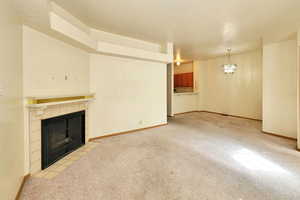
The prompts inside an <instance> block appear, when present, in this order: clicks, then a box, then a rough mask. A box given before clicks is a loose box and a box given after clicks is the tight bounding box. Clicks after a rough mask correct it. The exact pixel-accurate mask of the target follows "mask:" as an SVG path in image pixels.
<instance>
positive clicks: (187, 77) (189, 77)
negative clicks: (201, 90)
mask: <svg viewBox="0 0 300 200" xmlns="http://www.w3.org/2000/svg"><path fill="white" fill-rule="evenodd" d="M174 87H175V88H176V87H194V76H193V72H191V73H184V74H175V75H174Z"/></svg>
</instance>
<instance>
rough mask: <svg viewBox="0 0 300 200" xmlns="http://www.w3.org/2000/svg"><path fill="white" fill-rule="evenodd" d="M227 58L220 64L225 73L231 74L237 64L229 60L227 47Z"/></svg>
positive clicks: (229, 53)
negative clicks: (224, 62) (225, 61)
mask: <svg viewBox="0 0 300 200" xmlns="http://www.w3.org/2000/svg"><path fill="white" fill-rule="evenodd" d="M227 59H228V61H227V62H228V63H227V64H224V65H222V67H223V70H224V73H225V74H233V73H234V72H235V71H236V68H237V64H232V62H231V49H227Z"/></svg>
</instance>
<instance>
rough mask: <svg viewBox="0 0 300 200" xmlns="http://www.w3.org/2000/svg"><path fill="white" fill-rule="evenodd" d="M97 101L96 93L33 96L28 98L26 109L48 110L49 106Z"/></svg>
mask: <svg viewBox="0 0 300 200" xmlns="http://www.w3.org/2000/svg"><path fill="white" fill-rule="evenodd" d="M94 99H95V94H94V93H85V94H76V95H56V96H33V97H26V107H28V108H46V107H48V106H53V105H60V104H69V103H80V102H88V101H92V100H94Z"/></svg>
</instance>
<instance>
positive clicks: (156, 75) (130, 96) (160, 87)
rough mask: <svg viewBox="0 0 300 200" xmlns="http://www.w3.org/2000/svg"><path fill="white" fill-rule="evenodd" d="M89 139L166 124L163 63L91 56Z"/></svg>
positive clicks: (164, 66)
mask: <svg viewBox="0 0 300 200" xmlns="http://www.w3.org/2000/svg"><path fill="white" fill-rule="evenodd" d="M90 86H91V92H95V93H96V100H95V101H94V102H92V104H91V108H90V119H91V120H90V128H91V129H90V133H91V134H92V137H97V136H102V135H107V134H112V133H116V132H122V131H128V130H132V129H138V128H143V127H149V126H154V125H159V124H164V123H166V122H167V66H166V64H161V63H155V62H148V61H141V60H135V59H128V58H119V57H113V56H105V55H96V54H92V55H91V56H90Z"/></svg>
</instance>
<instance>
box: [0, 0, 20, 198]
mask: <svg viewBox="0 0 300 200" xmlns="http://www.w3.org/2000/svg"><path fill="white" fill-rule="evenodd" d="M12 3H13V1H1V3H0V13H1V17H0V26H1V30H0V41H1V46H0V90H2V91H0V158H1V160H0V199H3V200H12V199H14V198H15V197H16V194H17V191H18V189H19V187H20V185H21V181H22V178H23V176H24V133H23V118H22V117H23V115H22V109H23V108H22V27H21V25H20V22H19V20H18V19H17V13H16V12H15V10H14V8H13V5H12Z"/></svg>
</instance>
